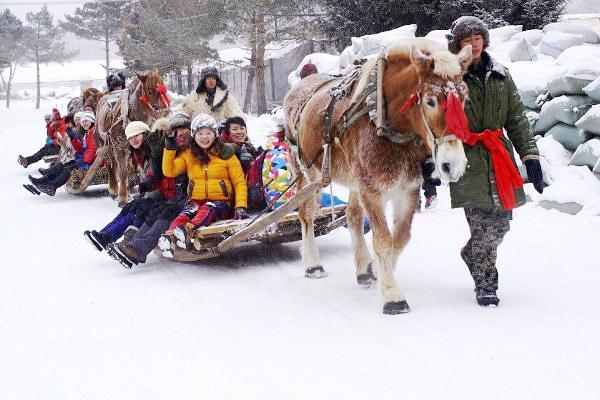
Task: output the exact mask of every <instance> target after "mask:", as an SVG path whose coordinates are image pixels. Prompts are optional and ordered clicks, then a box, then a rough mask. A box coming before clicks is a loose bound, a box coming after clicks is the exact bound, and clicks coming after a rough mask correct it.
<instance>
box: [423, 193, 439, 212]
mask: <svg viewBox="0 0 600 400" xmlns="http://www.w3.org/2000/svg"><path fill="white" fill-rule="evenodd" d="M436 204H437V196H436V195H433V196H430V197H427V198H426V199H425V209H426V210H428V209H431V208H435V205H436Z"/></svg>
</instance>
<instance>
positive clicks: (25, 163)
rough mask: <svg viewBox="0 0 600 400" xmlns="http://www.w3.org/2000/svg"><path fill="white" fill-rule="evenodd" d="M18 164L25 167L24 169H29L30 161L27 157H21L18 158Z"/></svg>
mask: <svg viewBox="0 0 600 400" xmlns="http://www.w3.org/2000/svg"><path fill="white" fill-rule="evenodd" d="M17 162H18V163H19V164H21V165H22V166H23V168H27V167H28V166H29V160H28V159H27V157H23V156H21V155H20V156H19V157H17Z"/></svg>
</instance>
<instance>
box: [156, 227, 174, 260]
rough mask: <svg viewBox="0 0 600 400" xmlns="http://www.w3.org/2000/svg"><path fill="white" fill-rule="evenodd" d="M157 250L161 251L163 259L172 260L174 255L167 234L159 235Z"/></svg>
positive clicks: (170, 240) (171, 243)
mask: <svg viewBox="0 0 600 400" xmlns="http://www.w3.org/2000/svg"><path fill="white" fill-rule="evenodd" d="M158 248H159V249H160V251H162V255H163V257H167V258H173V256H174V255H175V253H174V251H173V241H172V236H171V235H170V234H168V233H164V234H162V235H160V238H159V239H158Z"/></svg>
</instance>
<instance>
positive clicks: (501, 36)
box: [489, 25, 523, 49]
mask: <svg viewBox="0 0 600 400" xmlns="http://www.w3.org/2000/svg"><path fill="white" fill-rule="evenodd" d="M522 31H523V25H507V26H501V27H499V28H494V29H490V30H489V34H490V48H491V49H494V48H496V47H497V46H499V45H501V44H502V43H504V42H507V41H509V40H510V39H511V38H512V37H513V36H514V35H516V34H517V33H519V32H522Z"/></svg>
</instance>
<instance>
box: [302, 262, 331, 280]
mask: <svg viewBox="0 0 600 400" xmlns="http://www.w3.org/2000/svg"><path fill="white" fill-rule="evenodd" d="M304 276H305V277H307V278H310V279H321V278H325V277H326V276H327V272H325V268H323V267H322V266H321V265H317V266H316V267H312V268H309V269H307V270H306V271H305V272H304Z"/></svg>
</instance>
